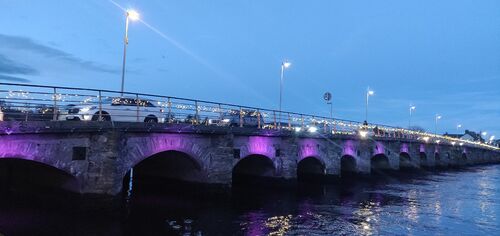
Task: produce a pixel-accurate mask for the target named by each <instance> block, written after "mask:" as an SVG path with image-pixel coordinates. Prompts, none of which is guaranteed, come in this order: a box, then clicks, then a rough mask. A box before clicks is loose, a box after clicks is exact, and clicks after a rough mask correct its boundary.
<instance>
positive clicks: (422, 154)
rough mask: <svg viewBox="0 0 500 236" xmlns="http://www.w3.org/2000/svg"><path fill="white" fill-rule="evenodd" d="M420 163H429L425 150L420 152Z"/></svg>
mask: <svg viewBox="0 0 500 236" xmlns="http://www.w3.org/2000/svg"><path fill="white" fill-rule="evenodd" d="M419 156H420V165H427V154H425V152H420V153H419Z"/></svg>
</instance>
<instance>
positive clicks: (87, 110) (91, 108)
mask: <svg viewBox="0 0 500 236" xmlns="http://www.w3.org/2000/svg"><path fill="white" fill-rule="evenodd" d="M93 109H96V107H95V106H91V107H84V108H82V109H80V112H89V111H90V110H93Z"/></svg>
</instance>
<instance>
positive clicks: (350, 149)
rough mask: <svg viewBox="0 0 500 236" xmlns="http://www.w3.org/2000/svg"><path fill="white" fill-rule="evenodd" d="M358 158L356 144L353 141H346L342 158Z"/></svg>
mask: <svg viewBox="0 0 500 236" xmlns="http://www.w3.org/2000/svg"><path fill="white" fill-rule="evenodd" d="M346 155H348V156H353V157H355V156H357V155H356V144H355V143H354V141H352V140H346V141H345V143H344V151H343V153H342V156H346Z"/></svg>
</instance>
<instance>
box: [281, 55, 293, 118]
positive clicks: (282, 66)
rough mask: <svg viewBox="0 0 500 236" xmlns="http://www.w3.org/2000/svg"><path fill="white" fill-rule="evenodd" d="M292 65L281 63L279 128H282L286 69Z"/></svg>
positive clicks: (285, 62)
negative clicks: (282, 104) (282, 103)
mask: <svg viewBox="0 0 500 236" xmlns="http://www.w3.org/2000/svg"><path fill="white" fill-rule="evenodd" d="M291 65H292V63H290V62H288V61H283V62H282V63H281V76H280V104H279V119H278V123H279V125H278V126H279V127H281V102H282V100H283V79H284V75H285V69H286V68H288V67H290V66H291Z"/></svg>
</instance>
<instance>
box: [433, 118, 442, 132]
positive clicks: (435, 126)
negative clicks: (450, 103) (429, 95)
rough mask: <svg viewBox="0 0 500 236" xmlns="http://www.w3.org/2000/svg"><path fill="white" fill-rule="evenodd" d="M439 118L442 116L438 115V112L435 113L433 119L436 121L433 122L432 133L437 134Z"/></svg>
mask: <svg viewBox="0 0 500 236" xmlns="http://www.w3.org/2000/svg"><path fill="white" fill-rule="evenodd" d="M441 118H443V117H442V116H440V115H438V114H436V119H435V121H436V123H435V125H434V135H437V129H438V128H437V126H438V120H441Z"/></svg>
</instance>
